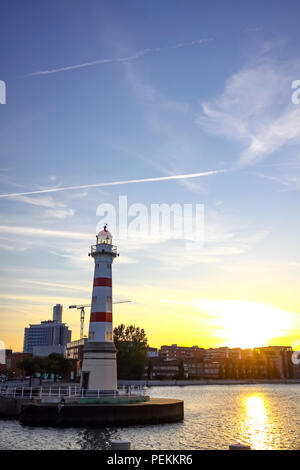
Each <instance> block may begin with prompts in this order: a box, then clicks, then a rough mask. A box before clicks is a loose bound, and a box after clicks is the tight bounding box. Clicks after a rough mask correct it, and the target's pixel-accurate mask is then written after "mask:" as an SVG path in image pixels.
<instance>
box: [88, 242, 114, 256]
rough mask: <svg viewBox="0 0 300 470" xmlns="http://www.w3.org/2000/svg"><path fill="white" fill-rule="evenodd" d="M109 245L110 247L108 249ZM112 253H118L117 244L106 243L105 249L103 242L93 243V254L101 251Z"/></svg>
mask: <svg viewBox="0 0 300 470" xmlns="http://www.w3.org/2000/svg"><path fill="white" fill-rule="evenodd" d="M108 247H109V249H107V248H108ZM102 251H103V252H104V253H107V254H110V253H113V254H114V255H116V254H117V246H116V245H108V244H107V245H105V249H104V248H103V244H99V245H92V246H91V254H93V253H101V252H102Z"/></svg>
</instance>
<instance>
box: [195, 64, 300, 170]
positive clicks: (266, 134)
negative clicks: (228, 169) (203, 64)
mask: <svg viewBox="0 0 300 470" xmlns="http://www.w3.org/2000/svg"><path fill="white" fill-rule="evenodd" d="M293 67H294V66H293V64H285V67H278V66H277V65H276V64H275V63H273V62H271V61H269V62H268V61H265V62H264V64H261V63H257V64H254V65H253V64H252V65H251V66H249V67H246V68H244V69H242V70H241V71H239V72H238V73H236V74H234V75H233V76H232V77H230V78H229V80H228V81H227V83H226V85H225V89H224V92H223V93H222V94H221V95H220V96H219V97H217V98H215V99H214V100H211V101H210V102H204V103H202V113H201V114H199V115H198V117H197V119H196V122H197V124H198V125H199V126H200V127H201V128H203V129H204V130H206V131H208V132H211V133H214V134H219V135H223V136H225V137H227V138H228V139H231V140H235V141H238V142H241V143H242V144H243V145H244V150H242V152H241V155H240V160H239V163H240V164H242V165H249V164H253V163H256V162H258V161H260V160H261V159H262V158H263V157H266V156H267V155H270V154H272V153H274V152H275V151H277V150H279V149H280V148H281V147H282V146H283V145H284V144H286V143H295V142H299V140H300V127H299V122H300V106H295V105H293V104H292V103H291V82H292V79H293V78H294V75H293V72H292V70H293Z"/></svg>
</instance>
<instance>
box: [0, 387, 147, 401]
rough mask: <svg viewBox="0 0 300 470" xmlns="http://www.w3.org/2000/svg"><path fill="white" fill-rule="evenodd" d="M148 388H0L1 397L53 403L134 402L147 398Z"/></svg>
mask: <svg viewBox="0 0 300 470" xmlns="http://www.w3.org/2000/svg"><path fill="white" fill-rule="evenodd" d="M146 391H147V388H146V387H142V386H134V385H130V386H123V387H120V388H118V389H117V390H101V389H96V390H85V389H83V388H80V387H79V386H77V385H70V386H62V387H60V386H53V387H7V386H6V387H5V386H1V387H0V396H2V397H7V398H24V399H30V400H31V399H32V398H35V399H37V400H40V401H43V402H45V401H47V399H49V401H52V400H51V399H54V398H56V399H58V400H60V399H62V398H64V399H67V400H68V401H72V400H74V401H78V399H81V398H91V399H108V400H117V399H121V398H128V399H130V400H132V401H134V400H135V399H138V398H143V397H144V398H145V397H146Z"/></svg>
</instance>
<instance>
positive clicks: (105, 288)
mask: <svg viewBox="0 0 300 470" xmlns="http://www.w3.org/2000/svg"><path fill="white" fill-rule="evenodd" d="M90 256H92V257H93V258H94V261H95V270H94V282H93V293H92V305H91V316H90V325H89V336H88V341H87V343H86V344H85V346H84V351H83V364H82V382H81V385H82V387H83V388H85V389H89V390H95V389H102V390H115V389H116V388H117V374H116V348H115V346H114V343H113V328H112V263H113V260H114V258H115V257H116V256H118V253H117V247H116V246H114V245H113V244H112V235H111V233H110V232H109V231H108V230H107V226H106V225H105V226H104V229H103V230H102V231H101V232H99V233H98V235H97V236H96V245H92V247H91V253H90Z"/></svg>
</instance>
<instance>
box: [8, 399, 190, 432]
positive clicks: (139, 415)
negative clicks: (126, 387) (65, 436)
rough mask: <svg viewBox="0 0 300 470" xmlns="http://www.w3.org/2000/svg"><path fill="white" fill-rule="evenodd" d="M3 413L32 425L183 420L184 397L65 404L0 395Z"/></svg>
mask: <svg viewBox="0 0 300 470" xmlns="http://www.w3.org/2000/svg"><path fill="white" fill-rule="evenodd" d="M0 416H1V417H5V418H15V419H16V418H18V419H19V420H20V421H21V422H22V423H23V424H30V425H48V426H60V425H62V426H84V425H86V426H93V425H98V426H131V425H145V424H163V423H174V422H176V421H181V420H182V419H183V417H184V407H183V401H182V400H173V399H167V398H151V399H150V400H149V401H146V402H139V403H126V404H89V403H87V404H80V403H66V404H61V403H31V402H30V401H28V399H21V398H9V397H0Z"/></svg>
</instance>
